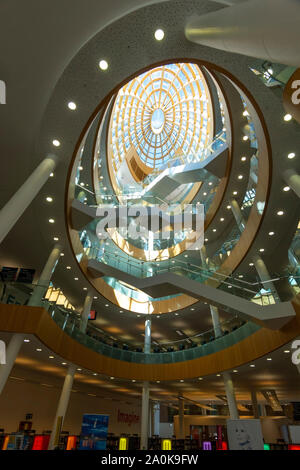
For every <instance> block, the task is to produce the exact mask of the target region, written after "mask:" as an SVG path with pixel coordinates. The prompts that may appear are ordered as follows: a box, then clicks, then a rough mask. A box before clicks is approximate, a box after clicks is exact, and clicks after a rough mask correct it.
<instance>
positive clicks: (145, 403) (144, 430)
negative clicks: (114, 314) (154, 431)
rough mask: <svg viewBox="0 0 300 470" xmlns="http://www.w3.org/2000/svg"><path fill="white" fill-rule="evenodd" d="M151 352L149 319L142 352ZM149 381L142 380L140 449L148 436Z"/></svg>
mask: <svg viewBox="0 0 300 470" xmlns="http://www.w3.org/2000/svg"><path fill="white" fill-rule="evenodd" d="M150 352H151V320H150V319H147V320H146V321H145V340H144V353H145V354H149V353H150ZM148 433H149V382H146V381H145V382H143V389H142V417H141V445H140V447H141V450H147V449H148V436H149V434H148Z"/></svg>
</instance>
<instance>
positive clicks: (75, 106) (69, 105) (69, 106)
mask: <svg viewBox="0 0 300 470" xmlns="http://www.w3.org/2000/svg"><path fill="white" fill-rule="evenodd" d="M68 108H69V109H71V110H72V111H74V110H75V109H76V108H77V105H76V103H74V101H70V102H69V103H68Z"/></svg>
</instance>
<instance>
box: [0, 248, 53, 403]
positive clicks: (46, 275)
mask: <svg viewBox="0 0 300 470" xmlns="http://www.w3.org/2000/svg"><path fill="white" fill-rule="evenodd" d="M60 250H61V248H60V246H59V245H55V246H54V248H53V250H52V251H51V253H50V256H49V258H48V260H47V262H46V264H45V267H44V268H43V271H42V274H41V276H40V279H39V281H38V284H37V286H36V287H35V288H34V291H33V293H32V295H31V297H30V299H29V302H28V305H29V306H32V307H33V306H38V305H40V302H41V300H42V297H43V295H44V293H45V290H46V289H47V286H48V285H49V282H50V279H51V276H52V273H53V270H54V269H55V266H56V263H57V261H58V259H59V256H60ZM24 338H25V335H24V334H14V335H13V336H12V338H11V340H10V342H9V345H8V348H7V358H6V364H3V365H1V366H0V394H1V393H2V390H3V388H4V386H5V384H6V381H7V379H8V377H9V374H10V372H11V370H12V368H13V365H14V363H15V360H16V357H17V355H18V353H19V351H20V348H21V346H22V344H23V341H24Z"/></svg>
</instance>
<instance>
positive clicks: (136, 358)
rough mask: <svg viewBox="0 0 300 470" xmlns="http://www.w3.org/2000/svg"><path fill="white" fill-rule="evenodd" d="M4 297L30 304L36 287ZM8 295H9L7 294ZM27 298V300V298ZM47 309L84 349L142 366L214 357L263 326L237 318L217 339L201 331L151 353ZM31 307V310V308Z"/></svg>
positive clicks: (15, 286)
mask: <svg viewBox="0 0 300 470" xmlns="http://www.w3.org/2000/svg"><path fill="white" fill-rule="evenodd" d="M1 287H2V297H1V302H0V303H5V302H6V301H7V300H8V299H9V298H11V297H10V294H11V293H12V292H16V291H17V292H18V291H19V292H20V291H21V292H22V294H23V295H24V296H25V297H27V299H26V300H25V301H24V304H25V305H26V304H27V302H28V300H29V298H30V293H31V292H32V290H33V289H34V288H35V287H36V285H32V284H23V283H17V282H16V283H2V286H1ZM4 292H5V294H4ZM25 297H23V300H24V298H25ZM40 306H41V307H43V308H44V309H45V310H47V312H48V314H49V316H50V317H51V319H52V320H53V321H54V322H55V323H56V324H57V325H58V326H59V328H60V329H61V330H62V331H63V332H65V333H66V334H67V335H68V336H70V337H71V338H72V339H74V340H76V341H78V342H79V343H80V344H82V345H83V346H86V347H87V348H89V349H91V350H93V351H95V352H97V353H98V354H102V355H104V356H107V357H111V358H113V359H119V360H121V361H126V362H133V363H139V364H167V363H174V362H182V361H187V360H191V359H196V358H199V357H203V356H207V355H209V354H213V353H215V352H217V351H221V350H223V349H227V348H228V347H230V346H232V345H234V344H236V343H238V342H239V341H242V340H243V339H245V338H247V337H248V336H249V335H251V334H253V333H255V332H256V331H258V330H259V328H260V326H258V325H256V324H254V323H251V322H245V321H243V320H241V319H240V318H238V316H236V315H234V316H232V317H231V318H229V319H227V320H225V321H223V322H221V323H220V330H221V335H220V336H218V337H216V336H215V332H214V330H213V329H212V328H211V329H208V330H207V331H204V332H200V333H198V334H196V335H193V336H190V337H188V336H183V337H182V338H181V339H180V340H176V341H169V342H160V343H157V342H152V346H151V353H148V354H145V353H144V352H143V344H141V343H135V344H134V345H129V344H126V343H122V342H121V341H120V340H118V339H116V338H114V337H112V336H110V335H108V334H107V333H105V332H104V331H103V330H101V329H99V328H97V327H96V326H93V325H92V321H90V322H89V324H88V327H87V331H86V332H85V333H83V332H82V331H80V318H81V316H80V314H79V313H77V312H75V311H73V310H69V309H65V308H64V307H63V306H59V305H56V304H54V303H53V302H49V301H48V300H46V299H43V300H42V302H41V304H40ZM28 308H30V307H28Z"/></svg>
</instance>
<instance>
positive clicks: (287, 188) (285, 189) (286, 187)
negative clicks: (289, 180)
mask: <svg viewBox="0 0 300 470" xmlns="http://www.w3.org/2000/svg"><path fill="white" fill-rule="evenodd" d="M290 189H291V188H290V187H289V186H285V187H284V188H283V191H285V192H287V191H289V190H290Z"/></svg>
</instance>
